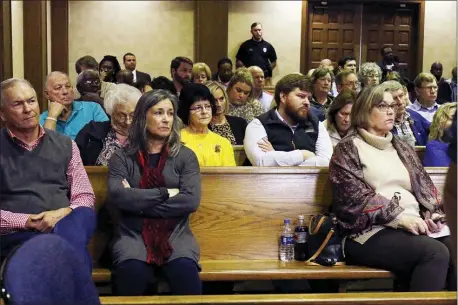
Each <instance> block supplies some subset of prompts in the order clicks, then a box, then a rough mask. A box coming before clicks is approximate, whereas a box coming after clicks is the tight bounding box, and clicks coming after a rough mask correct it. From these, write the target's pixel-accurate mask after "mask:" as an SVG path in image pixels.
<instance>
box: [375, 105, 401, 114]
mask: <svg viewBox="0 0 458 305" xmlns="http://www.w3.org/2000/svg"><path fill="white" fill-rule="evenodd" d="M375 107H377V108H378V109H379V110H380V111H382V112H385V113H388V109H391V110H392V111H393V112H396V111H397V110H398V108H399V105H398V104H397V103H393V104H391V105H388V104H387V103H381V104H379V105H377V106H375Z"/></svg>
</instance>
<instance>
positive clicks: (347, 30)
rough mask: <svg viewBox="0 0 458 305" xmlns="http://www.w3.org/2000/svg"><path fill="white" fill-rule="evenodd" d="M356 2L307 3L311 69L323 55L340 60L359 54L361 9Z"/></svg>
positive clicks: (333, 59) (308, 51) (334, 61)
mask: <svg viewBox="0 0 458 305" xmlns="http://www.w3.org/2000/svg"><path fill="white" fill-rule="evenodd" d="M358 6H359V5H357V4H345V3H334V2H331V3H327V4H325V5H323V4H322V3H321V2H311V1H309V3H308V33H309V34H308V42H307V53H308V56H307V58H308V59H307V66H308V69H312V68H316V67H318V65H319V63H320V61H321V60H322V59H324V58H329V59H331V60H332V62H333V64H334V66H337V62H338V60H339V59H340V58H341V57H343V56H347V55H353V56H355V57H357V56H359V44H360V28H361V19H360V10H359V8H358Z"/></svg>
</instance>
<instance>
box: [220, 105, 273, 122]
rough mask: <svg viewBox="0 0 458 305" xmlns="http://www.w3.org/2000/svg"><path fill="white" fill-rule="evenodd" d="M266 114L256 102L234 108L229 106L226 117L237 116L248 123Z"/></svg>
mask: <svg viewBox="0 0 458 305" xmlns="http://www.w3.org/2000/svg"><path fill="white" fill-rule="evenodd" d="M264 112H266V110H265V109H264V106H263V105H262V104H261V102H260V101H258V100H256V99H255V100H252V101H247V103H246V104H245V105H240V106H234V105H232V104H229V113H228V115H232V116H237V117H240V118H243V119H245V121H247V122H248V123H250V122H251V121H252V120H253V119H255V118H256V117H258V116H260V115H261V114H263V113H264Z"/></svg>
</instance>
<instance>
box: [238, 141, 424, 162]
mask: <svg viewBox="0 0 458 305" xmlns="http://www.w3.org/2000/svg"><path fill="white" fill-rule="evenodd" d="M232 147H233V148H234V156H235V164H237V166H243V164H244V163H245V160H246V159H247V156H246V153H245V149H244V148H243V145H234V146H232ZM415 151H416V152H417V155H418V157H419V158H420V160H421V161H423V157H424V156H425V146H415Z"/></svg>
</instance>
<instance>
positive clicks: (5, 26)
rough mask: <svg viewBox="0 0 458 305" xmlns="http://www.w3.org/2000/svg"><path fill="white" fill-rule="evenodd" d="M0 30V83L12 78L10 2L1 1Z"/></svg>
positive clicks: (8, 0) (7, 0)
mask: <svg viewBox="0 0 458 305" xmlns="http://www.w3.org/2000/svg"><path fill="white" fill-rule="evenodd" d="M0 10H1V12H0V18H2V19H1V24H2V30H1V31H0V35H1V37H0V38H1V41H2V44H1V46H0V59H1V67H0V81H3V80H5V79H8V78H11V77H13V55H12V53H13V51H12V33H11V1H10V0H6V1H2V3H1V5H0Z"/></svg>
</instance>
